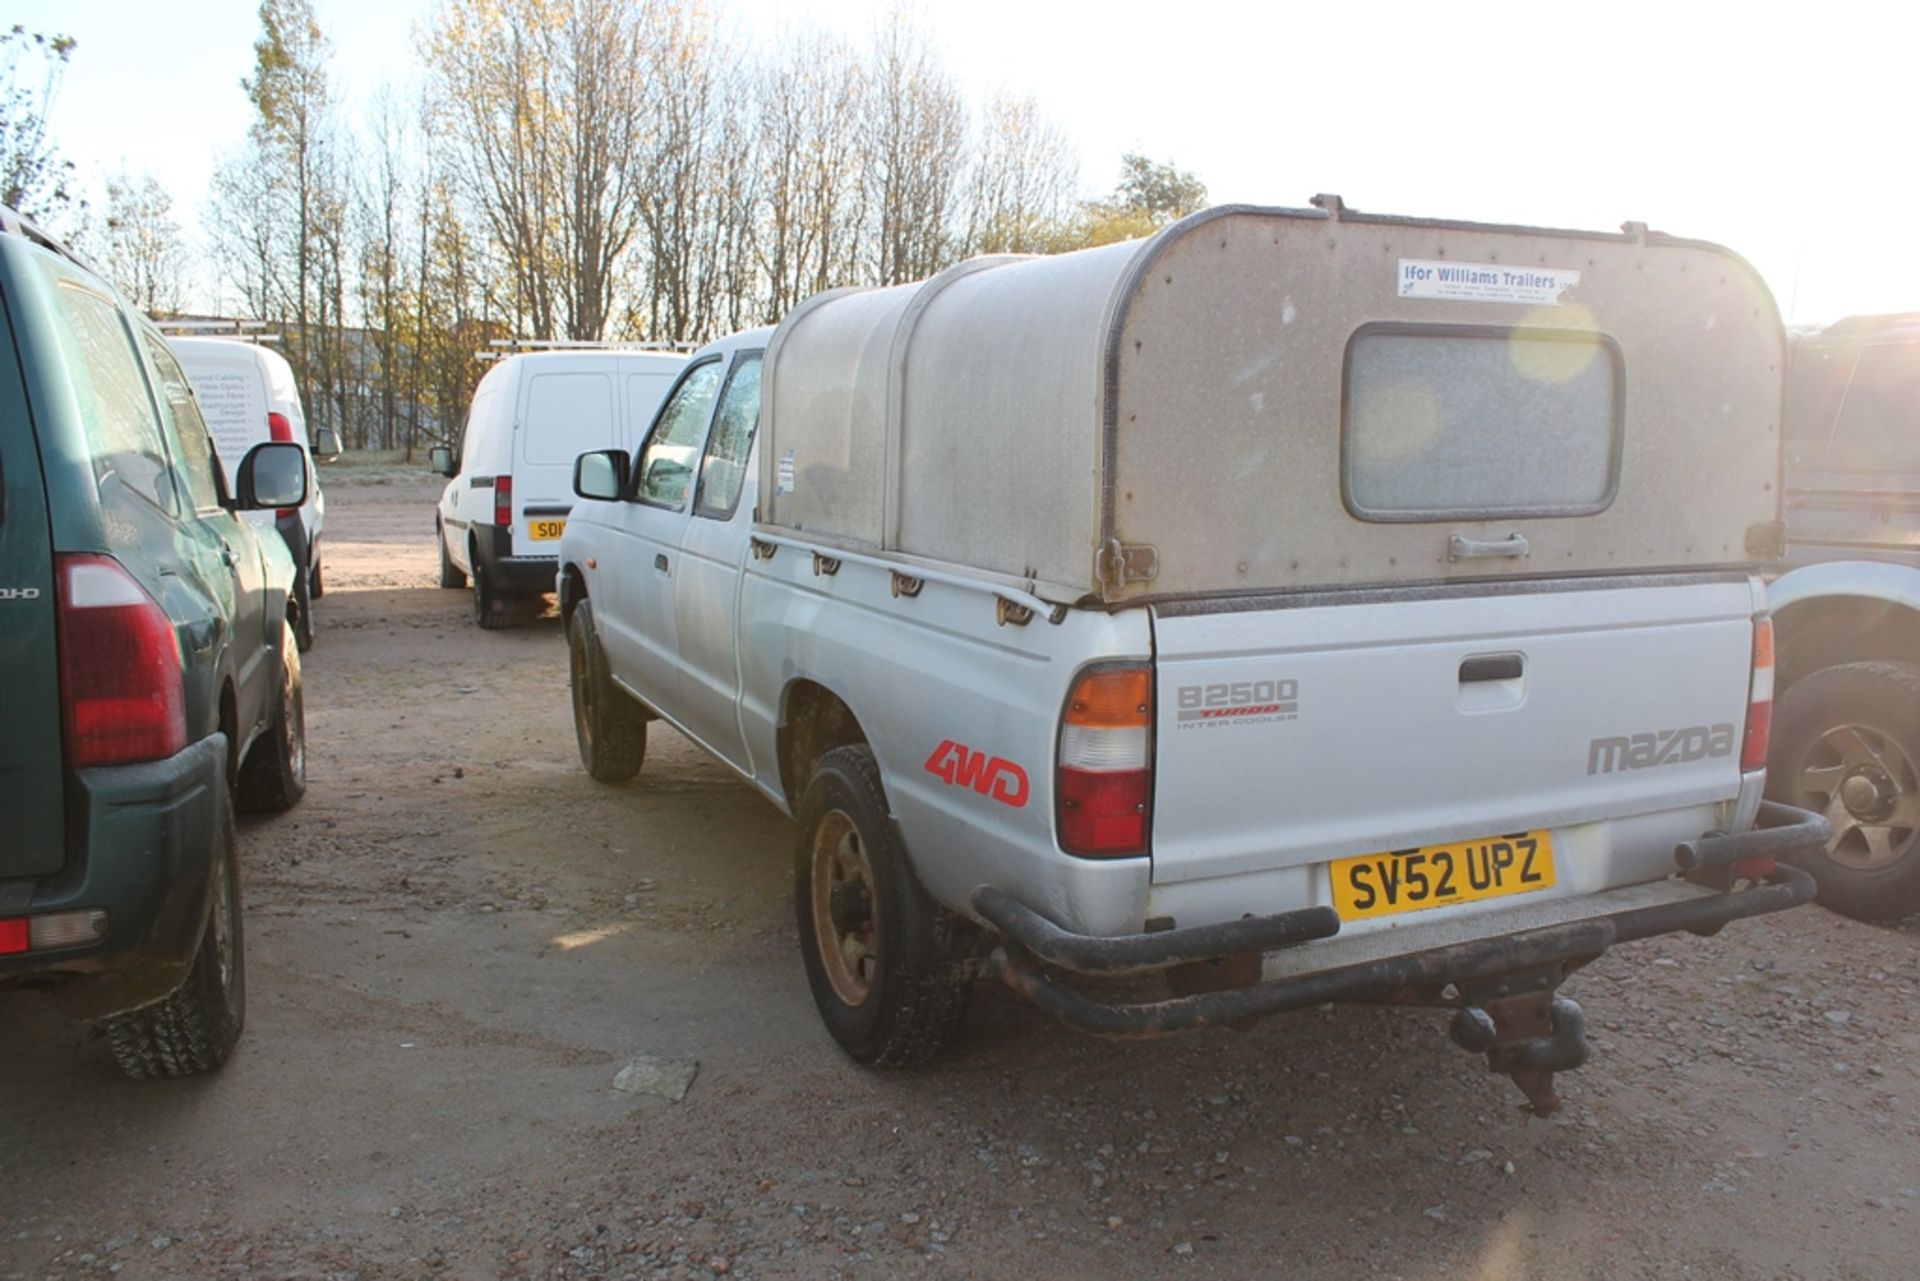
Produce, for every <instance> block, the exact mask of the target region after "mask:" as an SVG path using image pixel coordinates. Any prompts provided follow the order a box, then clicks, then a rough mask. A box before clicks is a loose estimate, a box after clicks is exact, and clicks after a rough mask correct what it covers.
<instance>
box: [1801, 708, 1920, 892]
mask: <svg viewBox="0 0 1920 1281" xmlns="http://www.w3.org/2000/svg"><path fill="white" fill-rule="evenodd" d="M1797 782H1798V786H1799V790H1800V796H1801V801H1802V803H1803V804H1805V805H1806V806H1807V807H1808V808H1809V809H1815V810H1819V811H1820V812H1822V813H1824V814H1825V815H1826V817H1827V821H1828V822H1830V823H1832V824H1833V836H1832V838H1831V839H1830V840H1829V841H1828V842H1827V857H1828V858H1831V859H1832V860H1833V861H1834V862H1836V863H1838V864H1840V865H1841V866H1843V867H1848V868H1852V869H1854V870H1855V871H1861V872H1875V871H1879V870H1880V869H1882V868H1886V867H1891V866H1893V865H1894V864H1895V863H1898V862H1899V861H1901V860H1902V859H1904V858H1906V857H1907V856H1908V855H1909V854H1911V853H1912V852H1913V849H1914V846H1915V843H1916V837H1920V769H1916V767H1915V765H1914V762H1912V761H1910V760H1908V759H1907V754H1906V752H1905V751H1903V750H1902V749H1901V747H1900V745H1899V743H1898V742H1896V741H1895V740H1894V739H1893V738H1891V737H1890V736H1888V735H1886V734H1883V733H1881V732H1880V731H1879V730H1877V729H1873V728H1872V727H1870V726H1866V725H1838V726H1835V727H1834V728H1833V729H1830V730H1828V731H1827V732H1826V733H1825V734H1822V735H1821V736H1820V739H1819V741H1818V742H1816V743H1815V744H1814V745H1813V746H1812V748H1810V749H1809V750H1808V752H1807V754H1806V756H1805V757H1804V758H1803V759H1802V760H1801V763H1800V774H1799V778H1798V780H1797Z"/></svg>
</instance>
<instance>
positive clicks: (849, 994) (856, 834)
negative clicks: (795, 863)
mask: <svg viewBox="0 0 1920 1281" xmlns="http://www.w3.org/2000/svg"><path fill="white" fill-rule="evenodd" d="M812 863H813V865H812V869H811V875H810V876H809V878H808V879H809V881H810V884H811V889H812V898H813V936H814V940H815V942H816V944H817V945H818V947H819V949H820V963H821V966H822V968H824V969H825V971H826V975H827V983H828V984H829V985H830V986H831V987H832V988H833V994H834V995H835V996H837V997H839V998H840V1000H841V1001H843V1002H845V1003H846V1004H848V1005H859V1004H861V1003H862V1002H864V1001H865V1000H866V999H867V997H868V996H869V995H870V994H871V993H872V991H873V984H874V980H875V978H876V977H877V976H878V974H879V971H880V947H879V923H880V918H879V907H878V905H877V904H876V903H875V902H874V893H873V868H872V865H871V864H869V863H868V862H867V846H866V842H865V841H863V840H861V839H860V829H859V828H858V827H856V826H855V825H854V822H853V818H852V817H851V816H850V815H848V814H847V813H846V812H845V811H844V810H831V811H829V812H828V813H827V814H826V815H825V816H824V817H822V818H821V820H820V823H819V826H817V827H815V828H814V829H813V857H812Z"/></svg>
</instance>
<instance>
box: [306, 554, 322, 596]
mask: <svg viewBox="0 0 1920 1281" xmlns="http://www.w3.org/2000/svg"><path fill="white" fill-rule="evenodd" d="M326 594H327V587H326V584H325V583H323V582H321V581H320V562H319V561H317V560H316V561H314V562H313V573H312V574H310V575H309V576H308V578H307V595H308V596H309V597H311V598H312V599H314V600H319V599H320V598H321V597H322V596H325V595H326Z"/></svg>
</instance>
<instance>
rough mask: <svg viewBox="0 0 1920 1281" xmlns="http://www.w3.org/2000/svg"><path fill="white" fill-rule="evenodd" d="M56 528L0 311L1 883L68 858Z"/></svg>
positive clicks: (55, 867)
mask: <svg viewBox="0 0 1920 1281" xmlns="http://www.w3.org/2000/svg"><path fill="white" fill-rule="evenodd" d="M61 750H62V744H61V726H60V660H59V647H58V641H57V638H56V634H55V630H54V581H53V533H52V528H51V524H50V522H49V521H48V519H47V497H46V487H45V484H44V482H43V481H42V480H41V476H40V453H39V448H38V446H37V445H36V444H35V441H34V434H33V417H32V415H31V414H30V413H29V412H28V409H27V398H26V390H25V387H24V385H23V383H22V381H21V375H20V366H19V363H18V361H17V360H16V358H15V356H14V347H13V336H12V332H11V330H10V328H9V327H8V324H7V318H6V315H5V314H4V311H3V310H0V815H5V822H6V831H5V834H4V835H0V881H3V880H7V879H11V878H14V877H24V876H46V875H50V874H51V873H54V872H58V871H59V870H60V867H61V864H62V863H63V862H64V861H65V822H64V818H63V815H62V803H63V799H64V794H63V791H62V784H63V779H62V777H61V775H62V768H61Z"/></svg>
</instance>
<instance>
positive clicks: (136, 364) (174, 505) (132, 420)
mask: <svg viewBox="0 0 1920 1281" xmlns="http://www.w3.org/2000/svg"><path fill="white" fill-rule="evenodd" d="M48 274H49V275H52V276H53V283H54V286H55V288H54V290H53V294H54V297H55V299H56V300H57V302H58V307H57V313H58V323H57V324H56V331H57V332H58V336H59V340H60V344H61V346H62V347H63V348H64V349H65V353H64V354H65V356H66V360H65V362H64V363H65V365H66V370H67V377H68V380H69V382H70V383H71V385H72V387H73V395H74V399H75V400H76V401H77V402H78V405H79V409H80V419H81V422H82V423H84V424H85V430H86V435H87V453H88V455H89V456H90V457H91V458H92V461H93V479H94V484H95V485H97V486H98V487H99V489H100V492H101V494H102V495H103V496H105V495H106V494H108V493H109V492H110V491H111V490H112V489H114V488H116V487H121V488H125V489H130V490H132V491H133V492H134V493H136V494H139V495H140V496H141V497H143V498H145V499H146V500H147V501H149V502H151V503H153V504H154V505H156V506H157V507H159V508H160V509H161V510H162V511H166V512H175V511H178V510H179V503H178V500H177V498H176V497H175V483H174V475H173V468H172V466H171V465H170V464H169V462H168V459H167V448H166V444H165V443H164V441H163V440H162V438H161V435H160V416H159V414H158V412H157V411H156V410H155V409H154V404H153V398H152V397H151V396H150V395H148V394H147V380H146V377H145V376H144V375H143V374H142V373H141V370H140V361H139V359H138V358H137V357H136V356H135V354H134V348H133V341H132V336H131V335H129V334H128V333H127V327H126V325H125V324H124V323H123V322H122V321H121V319H120V309H119V308H118V307H117V306H115V305H114V304H113V302H111V301H110V300H108V299H107V298H105V297H104V296H102V295H100V294H97V293H95V292H94V291H93V290H91V289H88V288H86V287H85V286H83V285H81V284H79V283H77V282H75V281H74V280H71V279H68V278H65V277H64V274H57V273H55V272H54V271H52V270H51V269H50V270H49V273H48Z"/></svg>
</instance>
